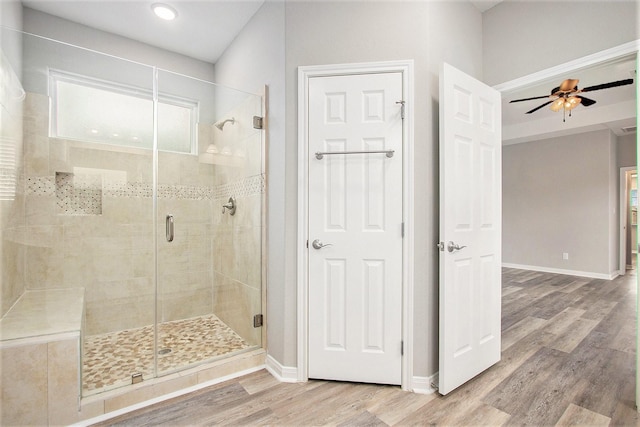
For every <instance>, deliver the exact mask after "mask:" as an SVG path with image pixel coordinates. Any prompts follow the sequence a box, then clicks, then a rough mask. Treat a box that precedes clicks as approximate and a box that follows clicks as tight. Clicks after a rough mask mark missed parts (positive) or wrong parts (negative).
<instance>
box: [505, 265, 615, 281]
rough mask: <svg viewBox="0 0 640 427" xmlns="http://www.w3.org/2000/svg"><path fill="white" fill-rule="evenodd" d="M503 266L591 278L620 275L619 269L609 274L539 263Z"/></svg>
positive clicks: (605, 278) (606, 277) (613, 277)
mask: <svg viewBox="0 0 640 427" xmlns="http://www.w3.org/2000/svg"><path fill="white" fill-rule="evenodd" d="M502 266H503V267H505V268H517V269H520V270H532V271H540V272H543V273H554V274H566V275H569V276H578V277H588V278H590V279H604V280H613V279H615V278H616V277H618V275H619V273H618V271H614V272H611V273H609V274H604V273H594V272H592V271H577V270H564V269H562V268H549V267H540V266H537V265H524V264H511V263H506V262H504V263H502Z"/></svg>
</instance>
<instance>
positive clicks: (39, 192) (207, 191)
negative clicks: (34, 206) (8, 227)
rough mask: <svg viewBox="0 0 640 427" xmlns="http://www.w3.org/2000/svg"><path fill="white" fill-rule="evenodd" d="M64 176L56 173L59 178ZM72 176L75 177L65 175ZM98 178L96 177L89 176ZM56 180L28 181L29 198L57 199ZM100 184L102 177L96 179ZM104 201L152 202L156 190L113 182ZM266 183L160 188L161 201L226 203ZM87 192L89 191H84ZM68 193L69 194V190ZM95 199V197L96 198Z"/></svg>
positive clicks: (259, 179)
mask: <svg viewBox="0 0 640 427" xmlns="http://www.w3.org/2000/svg"><path fill="white" fill-rule="evenodd" d="M58 175H62V173H61V172H56V177H57V176H58ZM65 175H71V176H72V177H73V174H65ZM87 176H90V177H94V176H93V175H87ZM56 177H52V176H43V177H28V178H27V183H26V184H27V185H26V194H27V195H35V196H53V195H57V193H58V191H57V184H58V182H57V178H56ZM95 178H96V179H98V180H99V178H100V175H95ZM101 188H102V190H101V192H102V197H114V198H118V197H123V198H151V197H152V196H153V186H152V184H151V183H146V182H110V183H105V184H102V187H101ZM265 188H266V180H265V176H264V174H260V175H254V176H250V177H247V178H245V179H242V180H239V181H234V182H230V183H226V184H221V185H217V186H214V187H199V186H195V185H166V184H161V185H159V186H158V198H160V199H177V200H180V199H183V200H223V199H227V198H229V196H234V197H237V198H240V197H247V196H253V195H256V194H264V192H265ZM84 189H85V190H87V188H84ZM67 191H68V190H67ZM92 197H93V195H92Z"/></svg>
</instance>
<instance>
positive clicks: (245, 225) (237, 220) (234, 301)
mask: <svg viewBox="0 0 640 427" xmlns="http://www.w3.org/2000/svg"><path fill="white" fill-rule="evenodd" d="M254 115H261V114H260V104H257V103H256V99H255V98H253V97H252V98H248V99H247V101H246V102H245V103H243V104H241V105H239V106H238V107H237V108H236V109H234V110H233V111H230V112H229V113H228V114H227V116H225V117H234V118H235V119H236V122H235V124H230V123H228V124H226V125H225V126H224V130H223V131H222V132H220V131H218V129H215V128H214V129H213V132H214V141H215V142H216V145H218V149H219V150H220V151H222V152H231V153H232V158H234V159H237V160H236V164H234V165H226V166H225V165H216V172H215V184H216V188H217V189H218V190H219V192H218V193H217V194H216V196H215V198H214V208H213V225H214V236H213V241H214V246H213V247H214V258H213V268H214V286H213V289H214V298H213V312H214V313H215V314H216V315H217V316H218V317H219V318H220V319H221V320H222V321H223V322H225V323H226V324H227V325H229V326H230V327H231V329H233V330H234V331H236V332H237V333H238V334H239V335H240V336H242V337H243V338H244V339H245V340H246V341H248V342H249V343H250V344H253V345H259V344H260V343H261V328H254V327H253V316H254V315H255V314H259V313H262V311H261V306H262V300H261V285H262V263H263V262H264V258H263V254H262V245H261V239H262V226H263V223H262V212H263V206H262V203H263V195H264V191H265V178H264V175H263V174H262V170H263V166H262V162H263V158H262V154H263V153H262V151H263V150H262V136H261V132H260V131H257V130H256V129H254V128H253V123H252V118H253V116H254ZM239 164H241V165H242V166H239ZM229 194H231V195H232V196H234V197H235V198H236V204H237V210H236V213H235V215H234V216H231V215H229V213H224V214H223V213H222V208H221V206H222V204H224V203H227V201H228V198H229V196H228V195H229Z"/></svg>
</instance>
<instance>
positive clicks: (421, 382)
mask: <svg viewBox="0 0 640 427" xmlns="http://www.w3.org/2000/svg"><path fill="white" fill-rule="evenodd" d="M437 383H438V373H437V372H436V373H435V374H433V375H431V376H430V377H412V378H411V391H413V392H414V393H417V394H432V393H435V392H436V391H438V389H436V388H434V387H433V386H432V385H431V384H437Z"/></svg>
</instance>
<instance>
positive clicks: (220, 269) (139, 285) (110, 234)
mask: <svg viewBox="0 0 640 427" xmlns="http://www.w3.org/2000/svg"><path fill="white" fill-rule="evenodd" d="M254 103H255V101H254ZM243 108H244V110H246V111H248V110H249V109H250V108H255V107H250V106H248V105H247V106H244V107H243V106H241V107H240V108H239V110H238V111H234V112H231V114H232V115H235V116H236V118H237V121H236V123H235V125H233V126H232V125H229V124H227V126H225V128H224V132H219V131H218V130H217V129H215V128H214V127H213V126H211V124H202V125H200V127H199V129H198V132H199V135H198V138H199V141H200V144H199V151H200V157H201V156H202V154H204V151H205V150H206V148H207V146H208V144H207V141H217V142H216V143H217V144H225V143H227V142H226V141H227V138H233V140H235V141H239V142H238V143H234V144H233V146H232V149H233V152H232V154H230V155H229V158H233V159H234V160H233V161H232V162H229V161H227V162H226V163H225V162H223V163H225V164H226V166H225V165H220V164H214V163H216V162H213V163H205V162H202V161H201V160H200V157H199V156H197V155H186V154H176V153H167V152H160V153H159V158H158V162H159V168H158V169H159V175H158V224H159V226H158V230H157V231H156V230H154V228H153V218H152V215H153V206H152V190H153V188H152V178H153V177H152V153H151V151H149V150H142V149H135V148H122V147H120V148H114V147H110V146H101V145H99V144H93V143H84V142H81V141H67V140H61V139H54V138H49V137H48V98H47V97H46V96H44V95H38V94H33V93H28V94H27V98H26V100H25V108H24V132H23V135H24V147H25V151H24V164H25V170H24V187H25V188H24V197H23V198H24V205H23V206H24V208H23V209H24V213H23V214H22V215H20V213H19V212H17V215H15V216H12V217H14V218H15V217H18V218H25V223H24V226H23V230H22V235H23V236H22V240H23V241H24V243H25V244H24V246H23V249H22V251H23V255H22V256H23V257H24V258H25V261H26V262H25V263H24V264H25V266H26V267H25V271H24V287H25V288H26V289H52V288H76V287H83V288H85V289H86V292H85V304H86V320H85V322H86V323H85V331H84V333H85V334H87V335H95V334H102V333H107V332H112V331H117V330H122V329H129V328H137V327H142V326H145V325H150V324H152V323H153V322H154V320H155V319H154V314H155V307H154V304H155V284H154V272H155V270H154V269H155V258H154V256H155V252H154V249H155V248H154V233H155V234H156V236H157V241H158V266H159V272H158V304H159V305H158V309H159V311H158V313H159V320H160V321H171V320H178V319H183V318H188V317H194V316H199V315H203V314H207V313H211V312H213V313H215V314H216V315H218V316H219V317H220V318H221V319H222V320H223V321H225V322H226V323H227V324H228V325H229V326H230V327H231V328H232V329H234V330H235V331H236V332H237V333H239V334H240V335H241V336H243V337H249V339H248V341H250V342H251V343H254V344H259V343H260V329H259V328H258V329H255V330H254V329H253V325H252V317H253V314H256V313H259V312H260V304H261V298H260V292H261V291H260V288H261V262H260V261H261V256H262V254H261V242H260V239H261V234H262V233H261V232H262V230H261V226H262V221H261V211H262V198H263V193H264V176H263V174H262V156H261V152H262V150H261V135H260V132H259V131H256V130H254V129H253V128H252V127H251V123H244V122H243V121H242V119H239V118H240V117H245V115H242V113H243V111H241V110H242V109H243ZM253 115H254V114H251V115H249V116H246V117H252V116H253ZM247 121H248V122H249V121H250V120H247ZM215 132H218V135H216V134H215ZM229 141H230V140H229ZM254 151H255V153H254ZM230 196H234V197H236V199H237V204H238V210H237V213H236V215H235V216H234V217H230V216H229V215H228V214H225V215H222V213H221V211H222V204H223V203H226V200H227V199H228V198H229V197H230ZM166 214H172V215H173V216H174V218H175V239H174V241H173V242H171V243H168V242H167V241H166V239H165V229H164V221H165V215H166ZM2 226H3V227H4V226H5V223H4V217H3V223H2ZM3 233H4V229H3ZM5 242H6V239H5V240H3V245H6V243H5ZM5 253H6V250H3V256H6V254H5ZM13 256H20V254H19V251H17V252H16V254H15V255H13ZM3 283H5V282H4V280H3ZM14 283H19V281H14ZM4 293H5V289H4V288H3V302H4ZM252 337H253V338H252Z"/></svg>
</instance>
